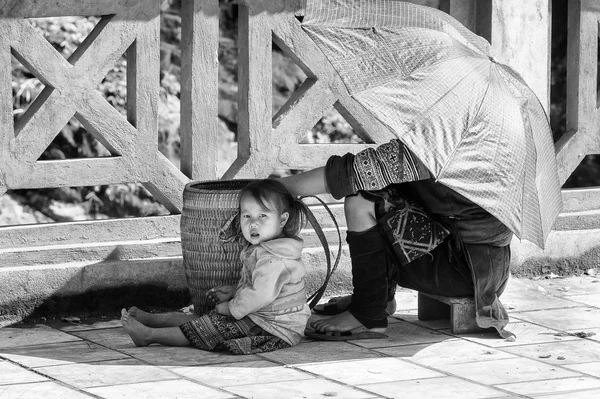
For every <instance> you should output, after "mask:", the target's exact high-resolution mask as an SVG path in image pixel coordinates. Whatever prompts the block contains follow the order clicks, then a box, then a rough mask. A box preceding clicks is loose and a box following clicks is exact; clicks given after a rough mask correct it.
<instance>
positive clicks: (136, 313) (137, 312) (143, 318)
mask: <svg viewBox="0 0 600 399" xmlns="http://www.w3.org/2000/svg"><path fill="white" fill-rule="evenodd" d="M127 313H129V316H130V317H133V318H134V319H136V320H137V321H139V322H140V323H142V324H143V325H145V326H148V327H159V326H158V325H156V324H157V322H158V320H157V317H156V315H155V314H152V313H149V312H146V311H143V310H142V309H139V308H137V307H135V306H132V307H130V308H129V310H128V311H127Z"/></svg>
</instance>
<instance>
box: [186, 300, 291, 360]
mask: <svg viewBox="0 0 600 399" xmlns="http://www.w3.org/2000/svg"><path fill="white" fill-rule="evenodd" d="M179 328H180V329H181V331H182V332H183V335H185V337H186V338H187V339H188V340H189V341H190V342H191V343H192V345H194V346H195V347H196V348H200V349H204V350H207V351H220V350H229V351H230V352H231V353H233V354H234V355H251V354H253V353H264V352H272V351H274V350H277V349H283V348H289V347H290V346H291V345H290V344H288V343H287V342H285V341H284V340H282V339H281V338H278V337H276V336H274V335H272V334H270V333H268V332H266V331H265V330H263V329H262V328H261V327H259V326H257V325H256V324H254V322H252V320H250V319H249V318H248V317H244V318H243V319H241V320H236V319H235V318H233V317H231V316H224V315H222V314H219V313H217V312H215V311H214V310H213V311H211V312H210V313H207V314H205V315H202V316H200V317H199V318H197V319H194V320H191V321H188V322H187V323H185V324H182V325H181V326H179Z"/></svg>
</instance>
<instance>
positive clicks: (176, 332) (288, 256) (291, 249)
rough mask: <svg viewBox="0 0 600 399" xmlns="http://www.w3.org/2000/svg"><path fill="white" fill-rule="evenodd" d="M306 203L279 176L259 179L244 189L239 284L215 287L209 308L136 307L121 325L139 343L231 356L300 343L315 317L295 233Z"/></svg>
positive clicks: (210, 293) (123, 316) (123, 317)
mask: <svg viewBox="0 0 600 399" xmlns="http://www.w3.org/2000/svg"><path fill="white" fill-rule="evenodd" d="M305 221H306V206H305V205H304V203H302V202H301V201H299V200H296V199H295V198H294V197H293V196H292V195H291V194H290V193H289V192H288V190H287V189H286V188H285V187H284V186H283V185H282V184H281V183H280V182H279V181H277V180H270V179H265V180H258V181H256V182H252V183H250V184H249V185H248V186H246V187H245V188H244V189H243V190H242V191H241V192H240V225H241V230H242V235H243V237H244V238H245V239H246V241H247V242H248V244H247V246H246V247H245V248H244V249H243V250H242V252H241V254H240V258H241V260H242V270H241V276H240V280H239V282H238V284H237V287H236V286H220V287H215V288H212V289H211V290H209V291H208V293H207V295H208V296H209V297H210V298H212V299H213V300H215V302H217V305H216V306H215V309H214V310H212V311H211V312H209V313H208V314H205V315H202V316H199V315H187V314H184V313H164V314H151V313H147V312H144V311H142V310H140V309H137V308H135V307H132V308H130V309H129V311H127V310H125V309H123V310H122V311H121V323H122V324H123V327H124V329H125V331H126V332H127V334H129V336H130V337H131V339H132V340H133V342H134V343H135V344H136V345H137V346H146V345H150V344H152V343H158V344H162V345H169V346H192V345H193V346H196V347H198V348H201V349H204V350H220V349H228V350H229V351H230V352H232V353H234V354H252V353H261V352H270V351H274V350H276V349H282V348H287V347H290V346H293V345H296V344H298V342H299V341H300V338H301V337H302V336H303V334H304V329H305V327H306V323H307V321H308V319H309V317H310V314H311V312H310V309H309V307H308V305H307V304H306V288H305V285H304V276H305V274H306V269H305V268H304V264H303V263H302V260H301V258H300V256H301V252H302V247H303V241H302V240H301V239H300V238H298V237H297V236H296V235H297V234H298V233H299V231H300V229H301V228H302V227H303V226H304V223H305Z"/></svg>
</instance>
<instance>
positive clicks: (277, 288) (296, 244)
mask: <svg viewBox="0 0 600 399" xmlns="http://www.w3.org/2000/svg"><path fill="white" fill-rule="evenodd" d="M303 245H304V243H303V241H302V240H301V239H300V238H298V237H293V238H288V237H284V238H277V239H274V240H271V241H266V242H263V243H260V244H258V245H250V246H248V247H246V248H245V249H244V250H243V251H242V252H241V254H240V258H241V260H242V271H241V275H240V281H239V283H238V286H237V289H236V292H235V295H234V297H233V299H232V300H231V301H230V302H229V310H230V312H231V315H232V316H233V317H235V318H236V319H237V320H239V319H241V318H243V317H245V316H248V317H249V318H250V319H251V320H252V321H253V322H254V323H255V324H257V325H258V326H259V327H261V328H262V329H263V330H265V331H267V332H269V333H271V334H273V335H275V336H276V337H279V338H281V339H283V340H284V341H286V342H287V343H289V344H290V345H296V344H297V343H298V342H299V341H300V339H301V338H302V336H303V335H304V330H305V328H306V323H307V321H308V319H309V317H310V315H311V312H310V308H309V307H308V305H307V303H306V287H305V284H304V277H305V275H306V268H305V267H304V264H303V263H302V259H301V254H302V248H303Z"/></svg>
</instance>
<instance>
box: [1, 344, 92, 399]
mask: <svg viewBox="0 0 600 399" xmlns="http://www.w3.org/2000/svg"><path fill="white" fill-rule="evenodd" d="M0 359H1V360H5V361H7V362H9V363H11V364H12V365H14V366H17V367H19V368H22V369H25V370H27V371H30V372H32V373H34V374H37V375H40V376H42V377H45V378H47V379H48V380H49V381H51V382H54V383H55V384H58V385H60V386H63V387H65V388H69V389H71V390H74V391H77V392H79V393H83V394H85V395H87V396H90V397H92V398H98V399H102V398H101V397H100V396H97V395H94V394H92V393H90V392H86V391H84V390H82V389H80V388H78V387H76V386H74V385H71V384H68V383H66V382H64V381H61V380H58V379H56V378H54V377H52V376H50V375H47V374H44V373H42V372H41V371H39V370H36V369H35V368H33V367H28V366H25V365H23V364H20V363H18V362H15V361H13V360H11V359H7V358H5V357H4V356H1V355H0ZM35 382H36V383H37V382H48V381H35ZM30 383H33V381H32V382H28V383H25V384H30Z"/></svg>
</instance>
